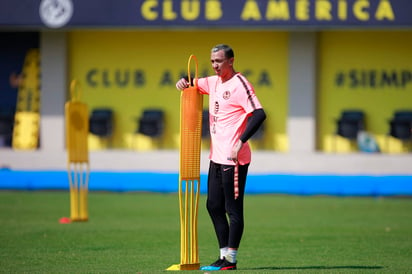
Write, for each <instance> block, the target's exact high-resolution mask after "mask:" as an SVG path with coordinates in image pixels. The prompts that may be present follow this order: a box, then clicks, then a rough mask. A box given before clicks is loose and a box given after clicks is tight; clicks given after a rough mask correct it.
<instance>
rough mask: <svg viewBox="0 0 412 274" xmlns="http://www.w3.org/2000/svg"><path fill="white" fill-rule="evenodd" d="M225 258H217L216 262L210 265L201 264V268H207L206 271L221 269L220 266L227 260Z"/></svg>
mask: <svg viewBox="0 0 412 274" xmlns="http://www.w3.org/2000/svg"><path fill="white" fill-rule="evenodd" d="M225 261H226V260H225V259H220V258H219V259H217V261H216V262H214V263H212V264H210V265H205V266H201V267H200V268H199V270H206V271H215V270H220V266H221V265H222V264H223V263H224V262H225Z"/></svg>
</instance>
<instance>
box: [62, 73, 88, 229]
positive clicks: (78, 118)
mask: <svg viewBox="0 0 412 274" xmlns="http://www.w3.org/2000/svg"><path fill="white" fill-rule="evenodd" d="M70 95H71V99H70V101H69V102H66V104H65V119H66V142H67V143H66V145H67V156H68V157H67V172H68V175H69V184H70V220H71V221H73V222H84V221H87V220H88V219H89V214H88V206H87V205H88V201H87V196H88V182H89V174H90V167H89V151H88V143H87V142H88V139H87V138H88V133H89V112H88V108H87V105H86V104H84V103H82V102H80V85H79V84H78V82H76V81H75V80H73V81H72V82H71V84H70Z"/></svg>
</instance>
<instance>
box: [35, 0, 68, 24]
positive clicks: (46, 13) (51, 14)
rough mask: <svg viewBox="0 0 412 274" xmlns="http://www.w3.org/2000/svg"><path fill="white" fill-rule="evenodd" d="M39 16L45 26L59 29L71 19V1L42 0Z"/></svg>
mask: <svg viewBox="0 0 412 274" xmlns="http://www.w3.org/2000/svg"><path fill="white" fill-rule="evenodd" d="M39 14H40V18H41V20H42V21H43V23H44V24H45V25H46V26H48V27H50V28H60V27H63V26H64V25H66V24H67V23H68V22H69V21H70V19H71V18H72V15H73V3H72V1H71V0H42V1H41V3H40V7H39Z"/></svg>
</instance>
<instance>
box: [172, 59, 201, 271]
mask: <svg viewBox="0 0 412 274" xmlns="http://www.w3.org/2000/svg"><path fill="white" fill-rule="evenodd" d="M192 60H194V61H195V64H196V72H195V78H197V70H198V69H197V59H196V56H194V55H191V56H190V57H189V61H188V64H187V67H188V77H189V87H188V88H186V89H184V90H183V91H182V93H181V98H180V172H179V190H178V192H179V209H180V264H175V265H172V266H170V267H169V268H168V269H167V270H197V269H199V267H200V262H199V253H198V237H197V218H198V207H199V206H198V203H199V194H200V151H201V133H202V132H201V131H202V109H203V96H202V95H201V94H200V93H199V92H198V90H197V86H196V84H192V79H191V76H190V64H191V61H192ZM193 82H195V81H193Z"/></svg>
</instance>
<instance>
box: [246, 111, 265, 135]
mask: <svg viewBox="0 0 412 274" xmlns="http://www.w3.org/2000/svg"><path fill="white" fill-rule="evenodd" d="M265 119H266V113H265V111H264V110H263V109H262V108H259V109H256V110H254V111H253V112H252V116H250V117H249V119H248V121H247V124H246V129H245V131H244V132H243V134H242V136H240V140H241V141H242V143H245V142H246V141H247V140H249V139H250V137H252V136H253V134H255V133H256V131H257V130H258V129H259V127H260V125H262V123H263V121H265Z"/></svg>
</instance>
